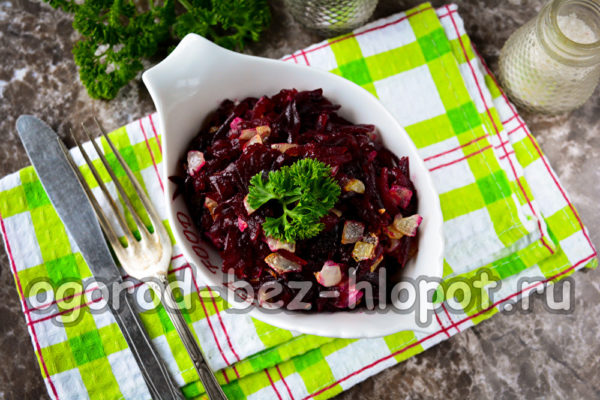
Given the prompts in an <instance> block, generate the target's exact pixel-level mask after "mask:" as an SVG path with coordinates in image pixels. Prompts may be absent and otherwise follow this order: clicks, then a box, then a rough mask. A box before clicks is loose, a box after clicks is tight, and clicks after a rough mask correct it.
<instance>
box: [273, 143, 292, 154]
mask: <svg viewBox="0 0 600 400" xmlns="http://www.w3.org/2000/svg"><path fill="white" fill-rule="evenodd" d="M296 147H298V145H297V144H295V143H273V144H272V145H271V148H272V149H273V150H277V151H280V152H282V153H285V152H286V151H288V150H289V149H293V148H296Z"/></svg>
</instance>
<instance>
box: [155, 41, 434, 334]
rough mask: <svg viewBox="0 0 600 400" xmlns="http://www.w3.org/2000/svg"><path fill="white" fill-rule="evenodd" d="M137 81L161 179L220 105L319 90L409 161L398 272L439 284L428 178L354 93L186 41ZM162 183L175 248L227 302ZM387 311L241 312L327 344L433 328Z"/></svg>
mask: <svg viewBox="0 0 600 400" xmlns="http://www.w3.org/2000/svg"><path fill="white" fill-rule="evenodd" d="M143 80H144V83H145V84H146V86H147V87H148V90H149V91H150V95H151V96H152V99H153V101H154V104H155V106H156V109H157V111H158V116H159V125H160V131H161V132H162V133H163V138H162V140H163V142H164V143H163V151H164V154H163V162H164V169H163V174H164V176H165V177H168V176H173V175H176V174H177V171H178V163H179V161H180V160H181V159H182V156H183V155H184V154H185V153H186V150H187V147H188V145H189V143H190V140H191V139H192V138H193V137H194V136H195V135H196V134H197V133H198V130H199V128H200V126H201V125H202V123H203V122H204V119H205V117H206V116H207V114H208V113H209V112H211V111H212V110H214V109H215V108H216V107H217V105H218V104H219V103H220V102H221V101H222V100H223V99H226V98H229V99H243V98H245V97H248V96H254V97H259V96H261V95H264V94H267V95H270V94H275V93H277V92H279V90H281V89H283V88H296V89H298V90H309V89H315V88H323V93H324V95H325V96H326V97H327V98H329V99H330V100H331V101H333V102H334V103H337V104H341V105H342V108H341V110H340V114H341V115H342V116H343V117H345V118H347V119H348V120H350V121H353V122H354V123H370V124H374V125H376V127H377V129H378V131H379V133H380V134H381V136H382V139H383V142H384V144H385V146H387V147H388V148H389V149H390V150H391V151H392V152H394V153H395V154H396V155H397V156H399V157H400V156H408V157H409V160H410V171H411V179H412V181H413V183H414V184H415V186H416V188H417V191H418V196H419V214H420V215H422V216H423V218H424V219H423V223H422V224H421V226H420V228H419V252H418V253H417V255H416V256H415V257H414V258H413V259H412V260H411V261H410V262H409V263H408V264H407V266H406V267H405V269H404V271H403V278H412V279H416V278H417V277H425V278H438V279H439V278H441V276H442V253H443V247H444V246H443V243H444V242H443V236H442V215H441V211H440V205H439V199H438V195H437V193H436V191H435V189H434V187H433V184H432V181H431V177H430V175H429V172H428V171H427V169H426V168H425V166H424V164H423V162H422V161H421V159H420V158H419V156H418V154H417V150H416V148H415V146H414V144H413V143H412V141H411V140H410V138H409V137H408V135H407V134H406V132H405V131H404V129H403V128H402V127H401V126H400V125H399V124H398V122H396V120H395V119H394V118H393V117H392V115H391V114H390V113H389V112H388V111H387V110H386V109H385V108H384V107H383V106H382V105H381V103H380V102H379V101H378V100H377V99H376V98H375V97H374V96H373V95H371V94H370V93H369V92H367V91H366V90H364V89H363V88H361V87H360V86H357V85H355V84H354V83H352V82H350V81H348V80H346V79H343V78H340V77H338V76H336V75H334V74H331V73H328V72H324V71H320V70H317V69H315V68H309V67H305V66H298V65H295V64H290V63H284V62H282V61H276V60H271V59H266V58H259V57H252V56H247V55H242V54H239V53H235V52H231V51H228V50H225V49H223V48H221V47H218V46H216V45H215V44H213V43H212V42H210V41H208V40H206V39H204V38H202V37H200V36H198V35H193V34H190V35H188V36H186V37H185V38H184V39H183V40H182V41H181V43H180V44H179V45H178V46H177V48H176V49H175V50H174V51H173V52H172V53H171V54H170V55H169V56H168V57H167V58H166V59H165V60H163V61H162V62H161V63H160V64H158V65H156V66H155V67H153V68H151V69H149V70H148V71H146V72H145V73H144V74H143ZM164 182H168V184H167V190H166V193H165V196H166V201H167V207H168V217H169V220H170V224H171V228H172V229H173V233H174V235H175V238H176V240H177V242H178V243H180V244H181V245H182V246H183V249H184V250H183V253H184V256H185V257H186V258H187V260H188V261H190V262H192V263H193V264H195V265H196V266H198V268H197V273H198V274H199V275H200V277H201V278H202V280H203V281H204V282H205V283H206V284H207V285H209V286H211V287H216V288H221V289H222V290H228V291H229V293H228V294H229V296H227V299H228V301H230V300H231V299H232V296H231V295H232V292H231V290H230V289H225V288H224V285H223V282H226V277H225V276H224V274H223V273H222V272H221V269H220V266H221V265H222V259H221V257H220V256H219V254H218V252H217V251H215V250H214V249H213V248H212V247H211V245H210V244H209V243H207V242H205V241H203V240H202V239H201V238H202V235H201V234H200V233H199V232H197V230H196V228H195V226H193V224H191V223H190V222H191V220H190V217H189V216H188V215H189V214H188V210H187V207H186V205H185V202H184V199H183V198H182V196H178V198H177V199H175V200H173V193H174V190H175V184H173V183H172V182H170V181H169V180H168V179H164ZM211 266H212V267H211ZM215 266H218V267H215ZM222 293H223V292H222ZM237 306H239V304H237ZM244 306H245V307H246V308H247V305H244ZM421 306H423V304H421ZM390 307H391V306H388V308H387V309H386V310H385V311H383V312H382V311H379V312H361V311H360V310H356V311H353V312H336V313H312V314H306V313H293V312H273V311H269V310H265V309H263V308H261V307H251V308H250V310H249V313H250V315H251V316H252V317H255V318H257V319H259V320H262V321H264V322H266V323H269V324H272V325H275V326H278V327H281V328H284V329H290V330H294V331H298V332H302V333H307V334H315V335H321V336H330V337H344V338H359V337H378V336H383V335H387V334H391V333H395V332H398V331H402V330H416V331H426V332H427V331H433V330H435V329H437V328H438V325H437V324H436V323H435V322H434V321H432V320H433V318H431V316H430V318H429V320H430V323H428V324H425V325H423V324H419V323H417V320H416V310H413V311H410V312H403V313H398V312H396V311H393V310H392V309H391V308H390ZM422 308H423V307H421V309H422ZM427 308H429V309H431V304H427Z"/></svg>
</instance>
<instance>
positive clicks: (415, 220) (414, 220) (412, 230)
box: [393, 214, 423, 236]
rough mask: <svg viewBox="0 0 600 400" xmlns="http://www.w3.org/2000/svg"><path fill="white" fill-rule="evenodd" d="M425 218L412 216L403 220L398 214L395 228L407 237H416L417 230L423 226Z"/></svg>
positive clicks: (417, 215) (416, 215)
mask: <svg viewBox="0 0 600 400" xmlns="http://www.w3.org/2000/svg"><path fill="white" fill-rule="evenodd" d="M422 221H423V217H421V216H420V215H419V214H415V215H411V216H410V217H406V218H402V215H400V214H398V215H396V217H395V218H394V223H393V225H394V228H395V230H397V231H398V232H401V233H403V234H405V235H406V236H415V235H416V234H417V228H418V227H419V225H421V222H422Z"/></svg>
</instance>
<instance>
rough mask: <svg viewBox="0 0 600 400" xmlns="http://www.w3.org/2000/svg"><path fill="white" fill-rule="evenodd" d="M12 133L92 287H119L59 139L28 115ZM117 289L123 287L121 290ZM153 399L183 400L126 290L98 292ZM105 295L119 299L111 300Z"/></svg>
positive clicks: (115, 270) (113, 265)
mask: <svg viewBox="0 0 600 400" xmlns="http://www.w3.org/2000/svg"><path fill="white" fill-rule="evenodd" d="M16 126H17V131H18V132H19V137H20V138H21V142H22V143H23V146H25V150H26V151H27V155H28V156H29V159H30V160H31V163H32V164H33V168H34V169H35V171H36V173H37V175H38V177H39V179H40V182H41V183H42V186H43V187H44V190H45V191H46V193H47V195H48V198H49V199H50V202H51V203H52V205H53V206H54V208H55V209H56V212H57V214H58V216H59V217H60V219H61V220H62V222H63V223H64V225H65V227H66V228H67V230H68V231H69V233H70V234H71V237H72V238H73V240H74V241H75V243H76V244H77V246H78V247H79V251H80V252H81V255H82V256H83V259H84V260H85V261H86V263H87V265H88V266H89V268H90V270H91V272H92V274H93V275H94V278H95V279H96V281H98V282H99V283H101V284H104V285H107V286H111V285H121V284H122V281H123V279H122V276H121V272H120V270H119V268H118V267H117V265H116V263H115V261H114V258H113V257H112V254H111V252H110V250H109V247H108V244H107V243H106V240H105V239H104V235H103V233H102V230H101V228H100V224H99V222H98V220H97V218H96V214H95V213H94V209H93V208H92V205H91V203H90V201H89V199H88V198H87V195H86V193H85V191H84V189H83V187H82V186H81V184H80V183H79V181H78V180H77V176H76V175H75V172H74V171H73V169H72V168H71V164H70V162H69V160H68V159H67V158H66V156H65V154H64V153H63V151H62V149H61V144H62V143H61V142H60V139H59V137H58V135H57V134H56V133H55V132H54V131H53V130H52V129H51V128H50V127H49V126H48V125H46V123H44V122H43V121H41V120H39V119H38V118H36V117H33V116H30V115H21V116H20V117H19V118H18V119H17V124H16ZM121 287H123V286H122V285H121ZM103 293H104V294H105V295H106V294H107V293H108V294H109V295H108V296H106V297H105V299H106V300H107V304H108V307H109V309H110V310H111V312H112V313H113V315H114V317H115V320H116V321H117V324H118V325H119V328H120V329H121V332H122V333H123V336H124V337H125V340H126V341H127V344H128V345H129V348H130V350H131V351H132V353H133V356H134V358H135V360H136V362H137V364H138V366H139V367H140V370H141V372H142V376H143V377H144V381H145V382H146V385H147V386H148V389H149V391H150V394H151V396H152V398H153V399H171V398H175V399H183V398H184V397H183V394H182V393H181V390H179V388H178V387H177V385H176V384H175V383H174V382H173V379H172V377H171V375H170V374H169V372H168V370H167V369H166V367H165V365H164V363H163V362H162V360H161V358H160V357H159V355H158V353H157V352H156V350H155V349H154V347H153V346H152V343H151V342H150V339H149V337H148V335H147V333H146V331H145V330H144V327H143V325H142V323H141V321H140V319H139V317H138V315H137V313H135V311H134V310H133V307H132V305H131V302H130V299H129V296H128V294H127V291H126V290H118V291H115V290H110V289H109V290H106V291H104V292H103ZM110 293H121V295H120V296H119V297H118V298H116V297H115V296H114V295H110Z"/></svg>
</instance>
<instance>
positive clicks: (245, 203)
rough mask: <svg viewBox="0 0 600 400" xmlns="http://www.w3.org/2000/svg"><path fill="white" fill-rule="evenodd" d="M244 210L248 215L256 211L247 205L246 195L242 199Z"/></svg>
mask: <svg viewBox="0 0 600 400" xmlns="http://www.w3.org/2000/svg"><path fill="white" fill-rule="evenodd" d="M243 203H244V208H245V209H246V212H247V213H248V215H250V214H252V213H253V212H254V211H256V209H254V208H252V207H250V204H249V203H248V195H246V197H244V201H243Z"/></svg>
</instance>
